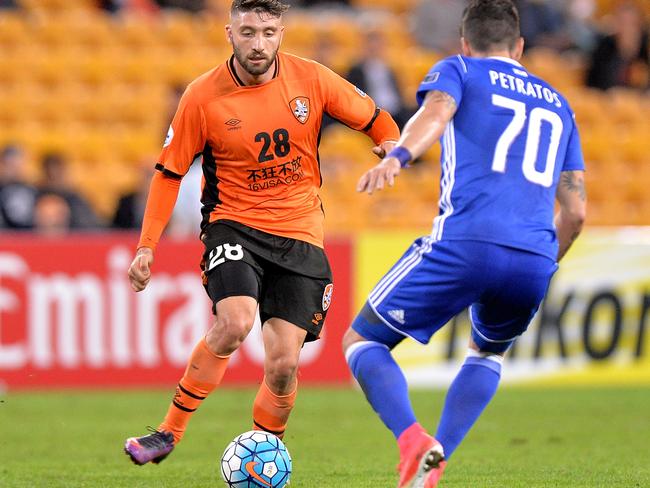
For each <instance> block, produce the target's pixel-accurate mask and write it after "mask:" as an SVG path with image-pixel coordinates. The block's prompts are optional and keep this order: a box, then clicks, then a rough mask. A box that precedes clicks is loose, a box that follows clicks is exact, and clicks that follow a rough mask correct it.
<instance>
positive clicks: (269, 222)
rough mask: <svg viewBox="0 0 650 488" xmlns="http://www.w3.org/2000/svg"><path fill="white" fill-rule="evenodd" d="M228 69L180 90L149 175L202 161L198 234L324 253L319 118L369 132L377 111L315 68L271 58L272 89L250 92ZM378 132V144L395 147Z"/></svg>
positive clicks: (347, 86)
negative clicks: (261, 235)
mask: <svg viewBox="0 0 650 488" xmlns="http://www.w3.org/2000/svg"><path fill="white" fill-rule="evenodd" d="M233 63H234V58H231V59H230V60H229V61H228V62H226V63H224V64H222V65H220V66H218V67H216V68H214V69H213V70H211V71H209V72H207V73H205V74H204V75H202V76H200V77H199V78H197V79H196V80H194V81H193V82H192V83H191V84H190V85H189V86H188V88H187V90H186V91H185V93H184V95H183V97H182V99H181V101H180V104H179V107H178V111H177V112H176V115H175V117H174V120H173V122H172V124H171V127H170V131H169V133H168V136H167V140H166V141H165V145H164V148H163V151H162V153H161V155H160V159H159V165H158V166H157V168H158V169H159V170H161V171H162V172H163V174H167V175H170V176H174V175H177V176H182V175H184V174H185V173H186V172H187V170H188V169H189V167H190V164H191V163H192V161H193V160H194V159H195V157H196V156H197V155H198V154H202V155H203V194H202V198H201V201H202V203H203V215H204V219H203V226H205V225H207V223H209V222H214V221H215V220H219V219H230V220H235V221H238V222H241V223H242V224H245V225H248V226H250V227H253V228H255V229H258V230H262V231H264V232H268V233H271V234H275V235H279V236H283V237H290V238H293V239H299V240H302V241H306V242H309V243H311V244H314V245H317V246H320V247H322V246H323V211H322V205H321V200H320V197H319V188H320V185H321V174H320V163H319V158H318V143H319V139H320V127H321V120H322V118H323V114H324V113H328V114H329V115H331V116H332V117H333V118H335V119H338V120H340V121H341V122H343V123H345V124H346V125H348V126H350V127H351V128H353V129H356V130H368V129H369V128H370V127H371V126H372V123H373V122H374V120H375V118H376V117H377V114H378V113H379V111H378V110H377V108H376V107H375V103H374V102H373V101H372V99H371V98H370V97H368V96H367V95H366V94H365V93H363V92H362V91H361V90H359V89H357V88H355V87H354V85H352V84H350V83H349V82H347V81H346V80H345V79H343V78H341V77H340V76H338V75H337V74H335V73H334V72H333V71H331V70H329V69H328V68H326V67H324V66H322V65H320V64H318V63H316V62H314V61H310V60H306V59H302V58H299V57H297V56H293V55H289V54H285V53H278V55H277V58H276V64H275V72H274V77H273V79H271V80H270V81H269V82H267V83H264V84H261V85H252V86H245V85H244V84H243V83H242V82H241V80H239V78H238V77H237V75H236V72H235V69H234V65H233ZM395 130H396V128H395ZM384 132H387V133H386V134H382V135H381V137H377V138H378V139H380V140H376V141H375V142H376V143H381V142H384V141H386V140H389V139H395V140H396V139H397V138H398V137H399V134H398V133H395V131H392V130H390V131H384Z"/></svg>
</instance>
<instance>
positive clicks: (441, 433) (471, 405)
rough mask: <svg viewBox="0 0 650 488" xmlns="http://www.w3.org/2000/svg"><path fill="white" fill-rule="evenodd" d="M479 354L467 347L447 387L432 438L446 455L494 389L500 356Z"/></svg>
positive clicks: (476, 416) (481, 410)
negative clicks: (464, 356)
mask: <svg viewBox="0 0 650 488" xmlns="http://www.w3.org/2000/svg"><path fill="white" fill-rule="evenodd" d="M489 357H490V358H491V359H488V358H487V357H481V356H480V355H479V353H477V352H474V351H471V352H470V354H469V356H468V357H467V359H465V363H464V364H463V366H462V368H461V369H460V371H459V372H458V375H456V378H455V379H454V381H453V382H452V384H451V386H450V387H449V391H447V398H446V399H445V406H444V408H443V410H442V416H441V418H440V423H439V424H438V431H437V432H436V439H437V440H438V442H440V444H442V447H443V449H444V450H445V458H447V459H448V458H449V457H450V456H451V455H452V454H453V452H454V451H455V450H456V448H457V447H458V445H459V444H460V443H461V441H462V440H463V438H464V437H465V435H466V434H467V433H468V432H469V430H470V429H471V428H472V425H474V422H476V420H477V419H478V418H479V416H480V415H481V413H482V412H483V410H484V409H485V407H487V405H488V403H490V400H492V397H493V396H494V394H495V393H496V391H497V387H498V386H499V379H500V378H501V361H502V358H501V357H500V356H494V355H493V356H489Z"/></svg>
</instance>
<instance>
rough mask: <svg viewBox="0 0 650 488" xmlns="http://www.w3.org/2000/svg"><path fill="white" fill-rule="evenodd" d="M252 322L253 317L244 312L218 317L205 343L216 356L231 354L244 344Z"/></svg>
mask: <svg viewBox="0 0 650 488" xmlns="http://www.w3.org/2000/svg"><path fill="white" fill-rule="evenodd" d="M254 321H255V318H254V317H251V316H250V314H248V313H244V312H242V313H231V314H228V315H225V314H224V315H221V316H218V317H217V320H216V321H215V324H214V326H213V327H212V328H211V329H210V331H209V332H208V334H207V335H206V341H207V342H208V345H209V346H210V348H211V349H212V350H213V351H215V352H216V353H217V354H224V355H226V354H231V353H233V352H234V351H235V350H236V349H237V348H238V347H239V346H240V345H241V343H242V342H244V339H246V337H247V336H248V333H249V332H250V331H251V328H252V327H253V323H254Z"/></svg>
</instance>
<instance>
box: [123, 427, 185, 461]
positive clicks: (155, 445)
mask: <svg viewBox="0 0 650 488" xmlns="http://www.w3.org/2000/svg"><path fill="white" fill-rule="evenodd" d="M151 431H152V433H151V434H147V435H144V436H142V437H129V438H128V439H127V440H126V442H125V443H124V452H125V453H127V454H128V455H129V457H130V458H131V461H133V462H134V463H135V464H138V465H142V464H147V463H148V462H152V463H154V464H158V463H159V462H160V461H162V460H163V459H165V458H166V457H167V456H168V455H169V453H170V452H172V449H174V436H173V435H172V433H171V432H161V431H158V430H154V429H151Z"/></svg>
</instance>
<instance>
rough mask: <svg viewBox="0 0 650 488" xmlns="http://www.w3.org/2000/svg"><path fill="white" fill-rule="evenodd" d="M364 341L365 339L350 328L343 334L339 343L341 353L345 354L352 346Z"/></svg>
mask: <svg viewBox="0 0 650 488" xmlns="http://www.w3.org/2000/svg"><path fill="white" fill-rule="evenodd" d="M366 340H367V339H366V338H365V337H363V336H362V335H361V334H359V333H358V332H357V331H355V330H354V329H352V328H351V327H350V328H349V329H348V330H347V331H345V334H343V339H342V341H341V346H342V347H343V353H345V351H347V350H348V348H349V347H350V346H351V345H352V344H355V343H357V342H361V341H366Z"/></svg>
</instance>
